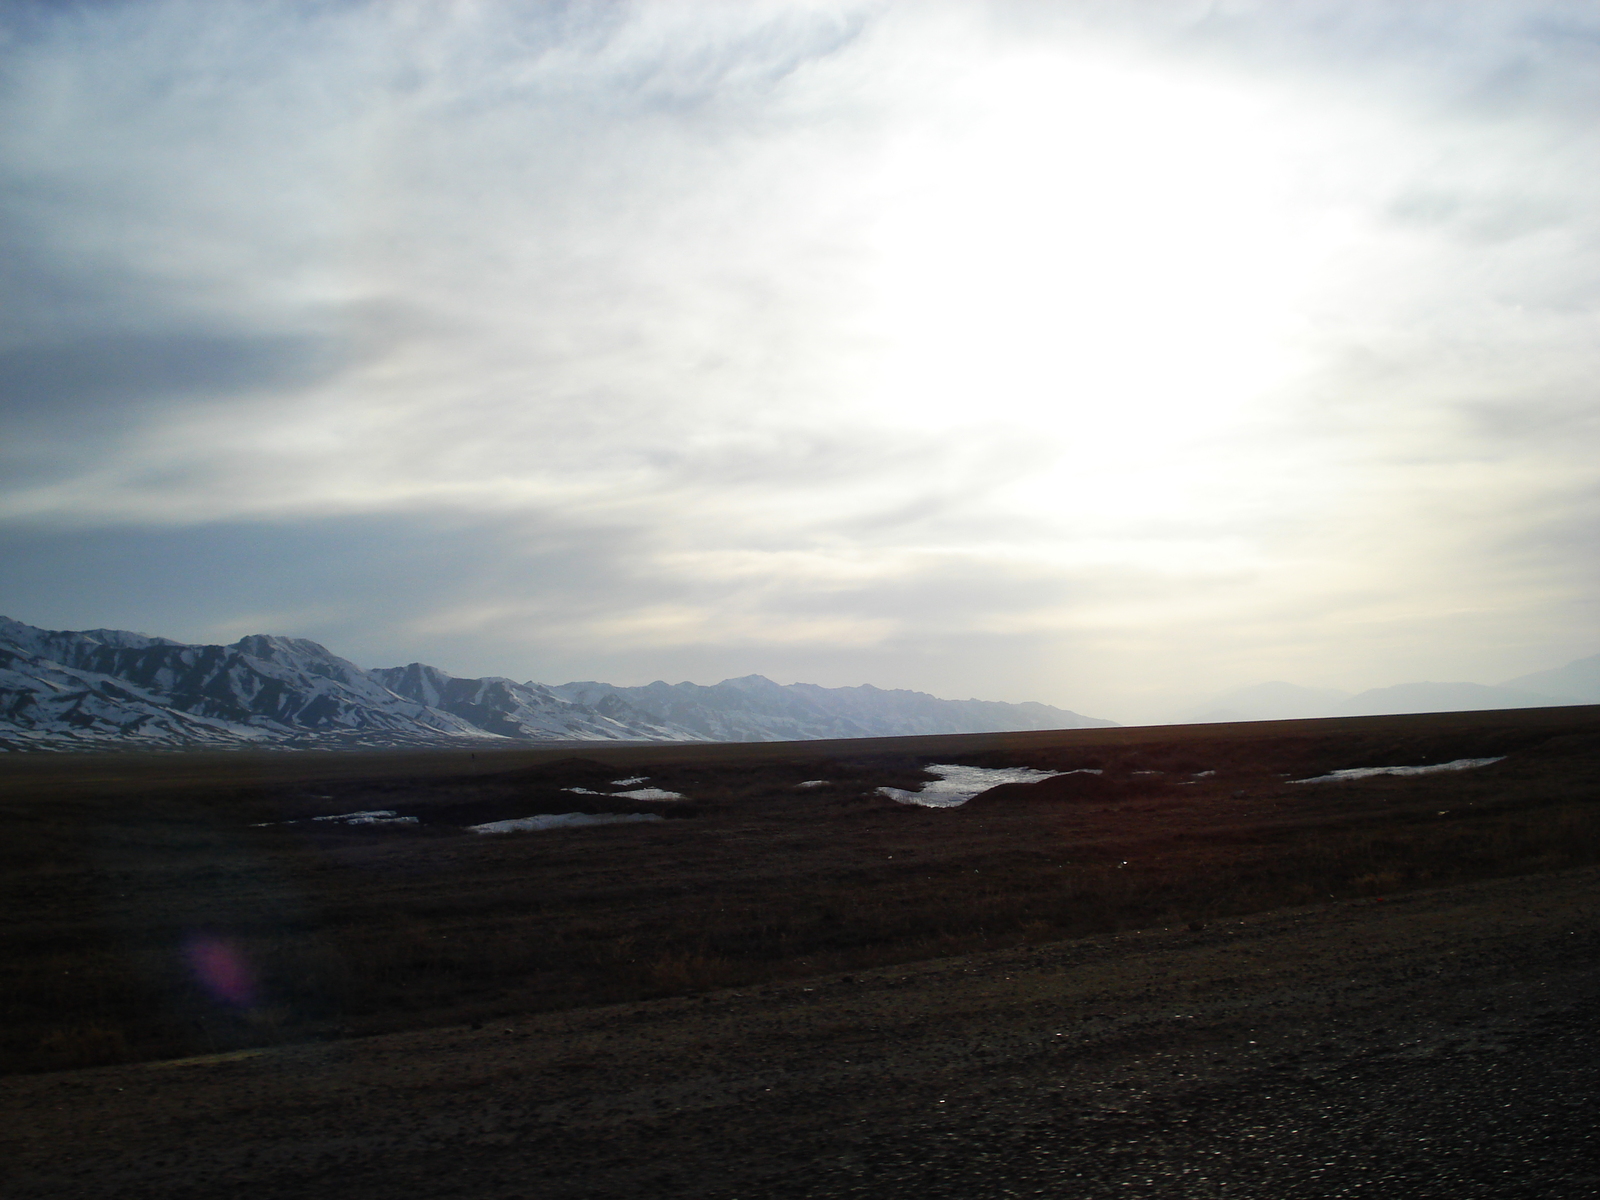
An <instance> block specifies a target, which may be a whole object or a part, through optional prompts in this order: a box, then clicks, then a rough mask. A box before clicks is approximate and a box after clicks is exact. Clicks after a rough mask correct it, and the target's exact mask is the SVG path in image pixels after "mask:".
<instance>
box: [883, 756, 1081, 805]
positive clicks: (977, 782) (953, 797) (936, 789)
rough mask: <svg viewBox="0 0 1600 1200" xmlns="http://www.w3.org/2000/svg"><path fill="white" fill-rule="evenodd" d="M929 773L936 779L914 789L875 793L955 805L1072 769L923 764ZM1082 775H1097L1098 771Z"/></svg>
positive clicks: (912, 801) (913, 801) (899, 799)
mask: <svg viewBox="0 0 1600 1200" xmlns="http://www.w3.org/2000/svg"><path fill="white" fill-rule="evenodd" d="M923 770H924V771H926V772H927V773H928V774H930V775H937V776H939V778H938V779H937V780H935V781H934V782H932V783H925V784H923V785H922V786H921V787H920V788H918V789H917V790H916V791H914V792H908V791H906V790H905V789H904V788H892V787H881V788H879V789H878V795H880V796H887V797H889V799H891V800H894V801H897V802H899V803H901V804H918V805H921V806H922V807H923V808H955V807H956V806H957V805H958V804H965V803H966V802H967V801H968V800H971V799H972V798H973V797H974V796H976V795H977V794H978V793H979V792H987V791H988V790H989V789H990V788H992V787H999V786H1000V785H1001V784H1002V783H1038V782H1039V780H1041V779H1052V778H1054V777H1055V776H1057V775H1075V774H1078V772H1076V771H1037V770H1035V769H1034V768H1032V767H960V766H954V765H952V764H949V763H936V764H934V765H933V766H931V767H924V768H923ZM1084 773H1085V774H1092V775H1098V774H1099V773H1100V772H1099V771H1086V772H1084Z"/></svg>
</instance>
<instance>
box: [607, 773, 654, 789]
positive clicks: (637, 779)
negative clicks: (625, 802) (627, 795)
mask: <svg viewBox="0 0 1600 1200" xmlns="http://www.w3.org/2000/svg"><path fill="white" fill-rule="evenodd" d="M649 778H650V776H648V775H635V776H633V777H632V778H631V779H613V780H612V781H611V786H612V787H632V786H633V785H634V784H636V783H643V782H644V781H645V780H647V779H649Z"/></svg>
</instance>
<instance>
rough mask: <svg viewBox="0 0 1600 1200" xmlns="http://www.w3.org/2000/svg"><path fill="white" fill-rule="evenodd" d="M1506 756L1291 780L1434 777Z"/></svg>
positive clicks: (1362, 769) (1352, 770)
mask: <svg viewBox="0 0 1600 1200" xmlns="http://www.w3.org/2000/svg"><path fill="white" fill-rule="evenodd" d="M1504 757H1505V755H1504V754H1501V755H1499V756H1497V757H1495V758H1458V759H1455V760H1454V761H1452V762H1447V763H1435V764H1434V765H1432V766H1429V767H1350V768H1348V769H1347V770H1344V771H1334V772H1333V773H1332V774H1331V775H1314V776H1312V777H1311V778H1310V779H1291V780H1290V781H1289V782H1290V783H1338V782H1340V781H1341V780H1345V779H1367V778H1370V777H1371V776H1373V775H1432V774H1433V773H1434V772H1435V771H1470V770H1471V769H1472V768H1473V767H1487V766H1488V765H1489V764H1490V763H1497V762H1499V761H1500V760H1501V759H1502V758H1504Z"/></svg>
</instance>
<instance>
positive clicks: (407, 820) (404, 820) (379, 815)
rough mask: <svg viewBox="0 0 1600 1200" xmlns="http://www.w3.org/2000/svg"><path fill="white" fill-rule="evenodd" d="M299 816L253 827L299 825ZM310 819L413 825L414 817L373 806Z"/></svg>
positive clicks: (349, 822) (415, 819)
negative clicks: (364, 810)
mask: <svg viewBox="0 0 1600 1200" xmlns="http://www.w3.org/2000/svg"><path fill="white" fill-rule="evenodd" d="M324 799H326V797H324ZM306 819H308V818H301V819H300V820H296V821H258V822H257V823H256V825H255V826H254V828H256V829H262V828H264V827H266V826H268V825H299V824H300V823H301V821H304V820H306ZM309 819H310V820H312V821H342V822H344V823H345V824H346V825H415V824H417V820H418V819H417V818H416V817H402V816H398V815H397V814H396V813H395V811H394V809H392V808H374V809H370V810H368V811H366V812H347V813H334V814H332V815H331V816H326V817H311V818H309Z"/></svg>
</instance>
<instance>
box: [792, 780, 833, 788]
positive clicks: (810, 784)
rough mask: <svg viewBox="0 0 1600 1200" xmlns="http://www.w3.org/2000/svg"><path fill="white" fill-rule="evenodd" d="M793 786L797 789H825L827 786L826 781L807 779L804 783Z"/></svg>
mask: <svg viewBox="0 0 1600 1200" xmlns="http://www.w3.org/2000/svg"><path fill="white" fill-rule="evenodd" d="M794 786H795V787H797V788H819V787H827V786H828V781H827V780H826V779H807V780H805V781H803V782H801V783H797V784H795V785H794Z"/></svg>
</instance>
